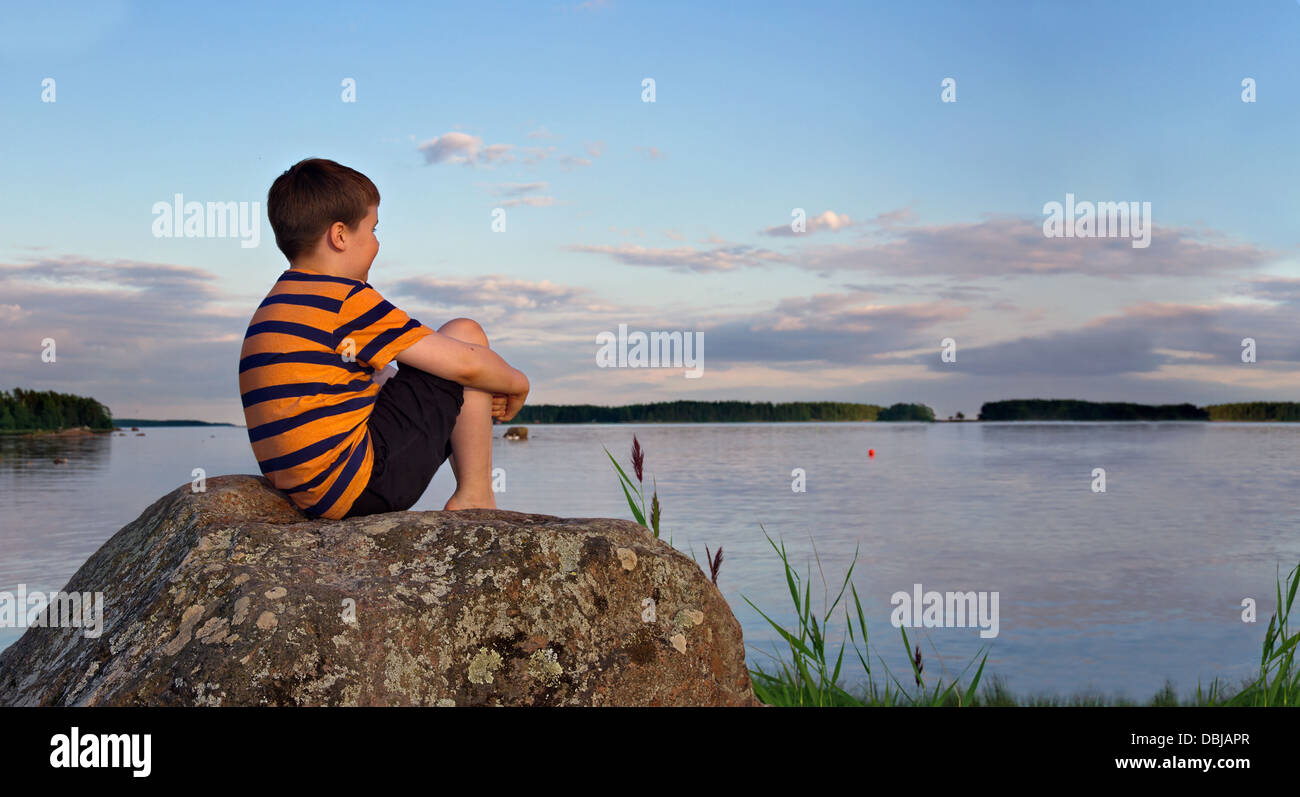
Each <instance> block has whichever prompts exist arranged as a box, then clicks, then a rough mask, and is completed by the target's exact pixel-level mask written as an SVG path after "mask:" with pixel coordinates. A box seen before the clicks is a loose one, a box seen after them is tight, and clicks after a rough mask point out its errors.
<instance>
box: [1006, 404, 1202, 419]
mask: <svg viewBox="0 0 1300 797" xmlns="http://www.w3.org/2000/svg"><path fill="white" fill-rule="evenodd" d="M1209 419H1210V414H1209V413H1208V412H1206V411H1205V410H1203V409H1201V408H1200V407H1197V406H1196V405H1194V404H1161V405H1158V406H1157V405H1154V404H1129V403H1127V402H1117V401H1107V402H1097V401H1077V400H1075V399H1010V400H1008V401H989V402H985V404H984V406H983V407H981V408H980V420H981V421H1208V420H1209Z"/></svg>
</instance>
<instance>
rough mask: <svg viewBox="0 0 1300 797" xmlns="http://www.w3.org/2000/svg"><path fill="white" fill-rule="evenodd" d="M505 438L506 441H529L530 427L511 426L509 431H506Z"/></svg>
mask: <svg viewBox="0 0 1300 797" xmlns="http://www.w3.org/2000/svg"><path fill="white" fill-rule="evenodd" d="M504 437H505V439H507V440H527V439H528V427H527V426H511V427H510V428H509V429H507V430H506V433H505V435H504Z"/></svg>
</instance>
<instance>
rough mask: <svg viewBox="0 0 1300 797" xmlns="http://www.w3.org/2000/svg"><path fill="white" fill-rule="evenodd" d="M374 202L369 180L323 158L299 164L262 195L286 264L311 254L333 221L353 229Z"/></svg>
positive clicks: (374, 190) (376, 201)
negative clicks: (264, 196)
mask: <svg viewBox="0 0 1300 797" xmlns="http://www.w3.org/2000/svg"><path fill="white" fill-rule="evenodd" d="M378 204H379V189H378V188H375V184H374V183H372V182H371V181H370V178H369V177H366V176H365V175H364V174H362V173H361V172H359V171H357V170H355V169H349V168H348V167H346V166H343V165H341V164H338V163H335V162H334V161H332V160H326V159H325V158H307V159H305V160H300V161H298V162H297V163H295V164H294V165H292V166H290V167H289V168H288V169H287V170H286V171H285V172H284V174H282V175H280V176H279V177H277V178H275V182H274V183H271V190H270V191H267V192H266V215H267V216H269V217H270V219H271V229H272V230H274V231H275V245H276V246H278V247H280V251H281V252H284V256H285V257H287V258H288V259H289V262H290V263H292V262H293V261H294V260H295V259H296V258H298V257H299V256H300V255H305V254H308V253H310V252H311V251H312V250H313V249H314V248H315V246H316V242H317V241H318V240H319V239H320V237H321V235H323V234H324V233H325V231H326V230H328V229H329V228H330V225H332V224H333V223H334V222H336V221H341V222H343V223H344V224H346V225H347V226H348V229H351V230H355V229H356V228H357V225H358V224H360V223H361V220H362V219H364V218H365V217H366V213H367V212H369V210H370V206H371V205H376V206H377V205H378Z"/></svg>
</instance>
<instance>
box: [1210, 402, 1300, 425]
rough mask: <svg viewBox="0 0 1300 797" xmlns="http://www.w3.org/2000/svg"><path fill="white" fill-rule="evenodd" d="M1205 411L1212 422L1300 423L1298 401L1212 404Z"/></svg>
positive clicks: (1299, 405) (1299, 404)
mask: <svg viewBox="0 0 1300 797" xmlns="http://www.w3.org/2000/svg"><path fill="white" fill-rule="evenodd" d="M1205 409H1207V410H1209V412H1210V420H1212V421H1300V402H1296V401H1249V402H1246V403H1244V404H1211V405H1210V406H1208V407H1206V408H1205Z"/></svg>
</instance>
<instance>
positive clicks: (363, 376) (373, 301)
mask: <svg viewBox="0 0 1300 797" xmlns="http://www.w3.org/2000/svg"><path fill="white" fill-rule="evenodd" d="M432 332H433V330H431V329H429V328H428V327H426V326H424V325H422V324H421V323H420V322H419V321H416V320H415V319H414V318H410V317H409V316H407V315H406V313H403V312H402V311H401V310H399V309H397V308H396V307H394V306H393V305H391V304H389V303H388V302H387V301H385V300H384V297H382V296H380V295H379V292H378V291H376V290H375V289H374V288H372V287H371V286H370V283H368V282H361V281H359V280H354V279H348V278H346V277H333V276H329V275H327V274H318V273H315V272H311V271H303V270H300V269H292V268H291V269H289V270H288V271H286V272H284V273H283V274H281V275H280V278H279V279H278V280H277V281H276V283H275V285H274V286H273V287H272V288H271V292H270V293H268V294H267V296H266V299H265V300H264V301H263V302H262V304H261V306H259V307H258V308H257V312H256V313H254V314H253V320H252V321H251V322H249V325H248V332H247V334H245V335H244V348H243V350H242V351H241V352H240V354H239V393H240V398H242V399H243V402H244V418H245V420H246V421H247V423H248V440H249V442H251V443H252V445H253V455H254V456H256V457H257V464H258V465H259V466H260V467H261V468H262V473H263V474H264V475H265V476H266V477H267V478H268V479H270V481H271V483H272V484H274V485H275V486H276V487H277V488H279V489H281V490H283V491H285V492H286V493H288V494H289V497H290V498H292V499H293V502H294V503H295V504H297V505H298V506H299V508H301V509H302V510H303V511H304V512H306V513H307V514H308V515H310V516H312V517H327V518H334V519H338V518H341V517H343V516H344V515H345V514H347V511H348V510H349V509H351V508H352V503H353V501H355V500H356V498H357V496H358V495H360V494H361V492H362V490H364V489H365V488H366V484H367V483H368V482H369V481H370V470H371V465H372V463H373V461H374V452H373V451H372V449H371V445H370V432H369V430H368V429H367V427H366V421H367V419H369V417H370V411H371V410H372V409H373V408H374V404H375V396H376V395H378V393H379V385H378V384H377V383H376V382H375V381H374V379H373V378H372V377H373V376H374V374H376V373H377V372H379V371H381V370H383V368H384V366H385V365H387V364H388V363H389V362H391V361H392V359H393V358H394V357H396V356H397V355H398V354H399V353H401V352H402V351H403V350H405V349H406V348H407V347H409V346H410V345H411V344H412V343H415V342H416V341H417V340H419V339H420V338H422V337H424V336H425V335H428V334H430V333H432Z"/></svg>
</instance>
